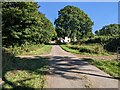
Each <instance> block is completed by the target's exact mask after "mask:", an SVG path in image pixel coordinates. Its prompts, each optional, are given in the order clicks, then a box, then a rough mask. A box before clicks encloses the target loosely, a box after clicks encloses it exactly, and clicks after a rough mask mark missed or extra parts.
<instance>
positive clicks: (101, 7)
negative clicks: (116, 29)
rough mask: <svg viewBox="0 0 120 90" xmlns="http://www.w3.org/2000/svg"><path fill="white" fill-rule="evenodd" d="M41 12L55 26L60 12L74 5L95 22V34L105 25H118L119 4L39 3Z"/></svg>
mask: <svg viewBox="0 0 120 90" xmlns="http://www.w3.org/2000/svg"><path fill="white" fill-rule="evenodd" d="M38 4H39V5H40V6H41V7H40V8H39V9H38V10H39V11H40V12H42V13H43V14H45V16H46V17H47V18H48V19H49V20H50V21H51V22H52V23H53V24H54V21H55V19H56V18H58V11H59V10H60V9H62V8H64V7H65V6H67V5H73V6H76V7H78V8H80V9H81V10H83V11H84V12H85V13H86V14H88V16H89V17H90V18H91V20H92V21H93V22H94V26H93V33H94V32H95V31H96V30H99V29H101V28H102V27H103V26H105V25H109V24H113V23H116V24H117V23H118V3H117V2H39V3H38Z"/></svg>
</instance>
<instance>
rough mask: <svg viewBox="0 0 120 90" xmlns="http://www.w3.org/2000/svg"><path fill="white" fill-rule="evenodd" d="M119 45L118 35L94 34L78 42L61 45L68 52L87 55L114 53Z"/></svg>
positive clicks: (119, 38)
mask: <svg viewBox="0 0 120 90" xmlns="http://www.w3.org/2000/svg"><path fill="white" fill-rule="evenodd" d="M119 46H120V37H119V36H114V37H112V36H94V37H92V38H86V39H82V40H81V41H78V42H73V43H68V44H64V45H61V47H62V48H63V49H64V50H66V51H68V52H72V53H75V54H89V55H114V54H116V52H117V47H119Z"/></svg>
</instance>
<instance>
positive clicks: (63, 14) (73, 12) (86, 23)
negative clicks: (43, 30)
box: [54, 5, 93, 40]
mask: <svg viewBox="0 0 120 90" xmlns="http://www.w3.org/2000/svg"><path fill="white" fill-rule="evenodd" d="M54 23H55V26H56V32H57V34H58V36H59V37H65V36H67V37H70V38H71V39H72V40H74V39H77V40H79V39H81V38H83V37H87V36H91V35H92V25H93V22H92V21H91V19H90V18H89V17H88V15H87V14H85V13H84V12H83V11H82V10H80V9H79V8H77V7H74V6H70V5H68V6H66V7H64V8H63V9H61V10H60V11H58V18H57V19H56V20H55V22H54Z"/></svg>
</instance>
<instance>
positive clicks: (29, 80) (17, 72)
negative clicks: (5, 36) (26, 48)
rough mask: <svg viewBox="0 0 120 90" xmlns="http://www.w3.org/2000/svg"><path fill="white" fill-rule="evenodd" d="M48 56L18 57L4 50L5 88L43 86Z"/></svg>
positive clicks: (3, 76)
mask: <svg viewBox="0 0 120 90" xmlns="http://www.w3.org/2000/svg"><path fill="white" fill-rule="evenodd" d="M48 67H49V66H48V59H47V58H41V57H36V58H31V59H30V58H17V57H14V56H13V55H12V54H10V53H5V52H3V72H2V73H3V75H2V78H3V80H4V82H5V83H4V84H3V88H6V89H7V88H23V89H24V88H29V89H33V88H43V87H44V84H45V78H44V77H45V74H46V71H47V70H48Z"/></svg>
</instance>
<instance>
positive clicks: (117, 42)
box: [104, 37, 120, 52]
mask: <svg viewBox="0 0 120 90" xmlns="http://www.w3.org/2000/svg"><path fill="white" fill-rule="evenodd" d="M118 47H120V37H119V38H113V39H112V40H110V41H109V42H108V43H106V44H105V45H104V48H105V49H106V50H107V51H109V52H117V48H118Z"/></svg>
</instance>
